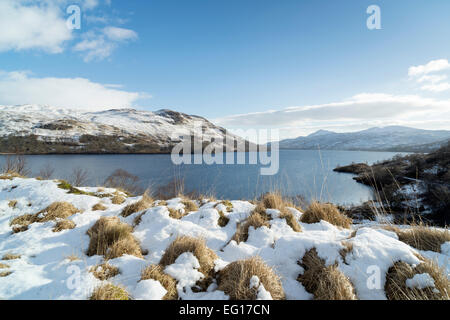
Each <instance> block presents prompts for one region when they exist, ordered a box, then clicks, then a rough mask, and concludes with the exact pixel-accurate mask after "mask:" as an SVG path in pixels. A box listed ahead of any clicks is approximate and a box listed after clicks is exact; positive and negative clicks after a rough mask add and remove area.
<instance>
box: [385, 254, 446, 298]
mask: <svg viewBox="0 0 450 320" xmlns="http://www.w3.org/2000/svg"><path fill="white" fill-rule="evenodd" d="M421 260H422V261H423V262H422V263H421V264H419V265H418V266H416V267H413V266H410V265H409V264H407V263H405V262H396V263H395V264H394V265H393V266H392V267H391V268H389V270H388V272H387V274H386V284H385V292H386V296H387V298H388V299H389V300H449V299H450V281H449V279H448V278H447V275H446V272H445V271H444V270H443V269H440V268H439V266H438V265H437V264H436V263H434V262H432V261H430V260H426V259H424V258H422V257H421ZM424 273H427V274H429V275H430V276H431V278H432V279H433V281H434V285H435V287H434V288H432V287H426V288H422V289H421V288H411V287H409V286H408V285H407V283H406V282H407V280H408V279H412V278H413V277H414V276H415V275H418V274H424Z"/></svg>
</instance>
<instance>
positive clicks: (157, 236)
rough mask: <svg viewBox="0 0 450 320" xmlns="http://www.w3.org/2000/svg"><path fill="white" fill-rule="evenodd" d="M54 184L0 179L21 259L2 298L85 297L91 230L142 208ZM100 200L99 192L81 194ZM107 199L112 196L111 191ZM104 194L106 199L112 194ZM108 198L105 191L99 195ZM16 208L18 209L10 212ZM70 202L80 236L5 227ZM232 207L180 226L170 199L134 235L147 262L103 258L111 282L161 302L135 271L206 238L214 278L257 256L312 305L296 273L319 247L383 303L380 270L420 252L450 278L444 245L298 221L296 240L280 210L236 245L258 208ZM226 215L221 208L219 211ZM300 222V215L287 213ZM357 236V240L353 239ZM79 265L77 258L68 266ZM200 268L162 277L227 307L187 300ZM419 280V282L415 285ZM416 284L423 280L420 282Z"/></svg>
mask: <svg viewBox="0 0 450 320" xmlns="http://www.w3.org/2000/svg"><path fill="white" fill-rule="evenodd" d="M57 185H58V183H57V182H56V181H39V180H36V179H20V178H15V179H13V180H0V258H1V257H2V256H3V255H5V254H7V253H14V254H20V255H21V257H20V258H19V259H16V260H8V261H2V263H5V264H7V265H9V266H10V268H9V269H8V270H10V271H12V274H11V275H9V276H7V277H3V278H0V299H44V300H46V299H88V298H89V296H90V295H91V294H92V291H93V289H94V288H95V287H97V286H99V285H101V284H102V283H104V282H102V281H100V280H98V279H96V278H95V277H94V276H93V274H92V273H91V272H90V270H91V268H93V267H96V266H97V265H99V264H102V263H104V262H105V260H104V258H103V257H102V256H93V257H88V256H87V255H86V254H85V253H86V250H87V248H88V245H89V236H88V235H87V234H86V232H87V230H88V229H89V228H90V227H91V226H92V225H93V224H94V223H95V222H96V221H97V220H98V219H99V218H100V217H103V216H108V217H112V216H114V217H115V216H117V217H119V218H120V219H121V221H123V222H126V223H128V224H130V225H132V224H133V221H134V218H135V217H136V216H137V215H139V214H140V213H136V214H133V215H131V216H129V217H127V218H123V217H121V216H120V212H121V211H122V209H123V208H124V207H125V206H126V205H127V204H130V203H133V202H135V201H136V200H139V199H140V198H139V197H136V198H127V200H126V202H125V203H123V204H121V205H113V204H112V203H111V201H110V199H109V198H102V201H103V203H104V204H105V205H106V206H107V209H106V210H105V211H92V206H93V205H95V204H97V203H98V202H99V198H97V197H95V196H88V195H74V194H68V193H67V192H66V191H65V190H62V189H59V188H58V186H57ZM83 190H89V191H92V192H97V191H98V188H87V189H83ZM109 191H113V190H109ZM109 191H108V192H109ZM104 192H106V191H104ZM11 200H17V201H18V202H17V205H16V206H15V208H11V207H10V206H9V205H8V204H9V201H11ZM56 201H67V202H70V203H72V204H73V205H74V206H75V207H76V208H78V209H79V210H80V212H79V213H77V214H75V215H73V216H71V217H70V218H69V219H70V220H72V221H73V222H75V223H76V228H74V229H72V230H65V231H62V232H59V233H54V232H53V231H52V229H53V226H54V224H55V223H54V222H46V223H34V224H32V225H31V226H30V228H29V230H28V231H26V232H22V233H17V234H13V233H12V231H11V226H10V225H9V224H10V221H11V220H12V219H13V218H14V217H17V216H20V215H23V214H27V213H32V214H33V213H37V212H39V211H41V210H42V209H44V208H46V207H47V206H48V205H50V204H51V203H53V202H56ZM231 203H232V205H233V208H232V211H231V212H226V210H224V212H226V215H227V217H228V218H229V219H230V221H229V223H228V224H227V226H226V227H220V226H219V225H218V223H217V220H218V219H219V213H218V211H217V210H218V209H221V208H222V207H221V205H219V206H217V208H215V207H216V205H217V204H218V202H215V201H203V202H202V203H199V205H201V206H200V208H199V210H198V211H196V212H191V213H189V214H188V215H187V216H185V217H183V218H182V219H180V220H177V219H173V218H171V217H170V216H169V210H168V206H169V207H170V208H177V209H182V208H184V206H183V204H182V199H180V198H175V199H171V200H168V201H167V206H166V205H162V204H163V203H161V202H160V203H157V204H156V205H155V206H154V207H151V208H149V209H148V210H147V211H146V212H145V214H144V215H143V216H142V219H141V223H140V224H139V225H138V226H136V227H135V228H134V232H133V235H134V237H135V238H136V239H137V240H138V241H139V242H140V244H141V247H142V248H143V249H145V250H148V254H147V255H145V256H144V258H137V257H134V256H128V255H124V256H122V257H119V258H116V259H112V260H109V261H108V263H109V264H110V265H112V266H115V267H117V268H118V269H119V272H120V273H119V274H118V275H116V276H115V277H113V278H111V279H108V280H107V281H108V282H111V283H113V284H115V285H120V286H122V287H124V288H125V289H126V290H127V291H128V292H129V294H130V295H131V297H133V298H134V299H160V298H162V297H163V296H164V294H165V291H164V290H165V289H164V290H162V289H163V288H162V287H161V285H160V284H158V282H157V281H149V280H145V281H141V280H140V278H141V273H142V270H143V269H144V268H146V267H147V266H149V265H151V264H158V263H159V260H160V259H161V257H162V255H163V254H164V252H165V249H166V248H167V247H168V246H169V245H170V243H171V242H172V241H173V240H175V239H176V237H178V236H182V235H187V236H192V237H198V238H202V239H204V240H205V241H206V244H207V246H208V247H209V248H210V249H212V250H213V251H214V252H215V253H216V254H217V256H218V259H217V260H216V261H215V270H216V271H219V270H221V269H223V268H225V267H226V266H227V265H228V264H229V263H231V262H233V261H237V260H239V259H246V258H250V257H254V256H259V257H261V258H262V259H263V260H264V261H265V263H266V264H267V265H269V266H270V267H272V268H273V269H274V271H275V272H276V273H277V274H278V275H279V276H280V278H281V282H282V285H283V288H284V291H285V294H286V298H287V299H312V298H313V296H312V294H311V293H309V292H307V291H306V290H305V288H304V287H303V285H302V284H301V283H300V282H298V281H297V277H298V276H299V275H300V274H302V273H303V272H304V270H303V268H302V267H301V266H300V265H299V263H298V262H299V261H300V260H301V259H302V257H303V255H304V254H305V253H306V252H307V251H308V250H310V249H313V248H315V249H316V250H317V253H318V255H319V257H321V258H322V259H323V260H324V261H325V263H326V265H334V264H336V265H337V267H338V269H339V270H340V271H342V272H343V273H344V274H345V275H346V276H347V277H348V278H349V279H350V281H351V282H352V284H353V285H354V287H355V290H356V294H357V297H358V298H359V299H380V300H382V299H386V295H385V293H384V285H385V281H386V272H387V271H388V269H389V268H390V267H391V266H392V265H393V264H394V263H395V262H397V261H404V262H406V263H409V264H411V265H417V264H419V263H420V260H419V259H418V258H417V256H416V255H417V254H420V255H422V256H424V257H425V258H429V259H432V260H433V261H436V262H437V263H438V264H439V265H440V266H441V267H443V268H447V269H446V270H447V273H448V275H449V276H450V267H449V266H450V264H449V259H450V243H445V244H443V245H442V252H441V253H437V252H422V251H419V250H416V249H415V248H412V247H410V246H408V245H407V244H405V243H403V242H401V241H399V240H398V237H397V236H396V234H395V233H393V232H390V231H386V230H383V229H382V228H380V225H379V224H378V223H376V222H370V223H360V224H355V225H354V229H352V230H349V229H342V228H338V227H336V226H334V225H331V224H329V223H327V222H325V221H321V222H320V223H315V224H304V223H299V224H300V225H301V228H302V232H298V233H297V232H294V231H293V230H292V229H291V228H290V227H289V226H288V225H287V223H286V221H285V220H284V219H280V218H279V212H278V211H277V210H269V211H268V213H270V214H271V215H272V217H273V219H272V220H271V221H270V228H267V227H262V228H259V229H257V230H255V229H254V228H250V229H249V237H248V240H247V241H246V242H241V243H239V244H237V243H236V242H235V241H232V240H231V238H232V237H233V235H234V233H235V232H236V225H237V223H239V222H242V221H244V220H245V219H246V218H247V217H248V216H249V215H250V213H251V211H252V210H253V209H254V208H255V206H254V205H253V204H251V203H249V202H247V201H231ZM222 209H224V208H222ZM290 210H291V211H292V212H293V213H294V216H295V217H296V218H297V219H298V218H299V217H300V216H301V214H302V213H301V212H299V211H298V210H295V209H290ZM355 230H357V232H356V235H352V233H353V231H355ZM343 241H346V242H348V243H350V244H352V245H353V250H352V251H351V252H350V253H349V254H347V256H346V259H345V261H343V259H342V257H341V255H340V250H342V249H343V248H344V246H343V244H342V243H343ZM69 257H77V258H78V259H73V258H71V259H69ZM198 269H199V262H198V260H197V258H196V257H195V256H194V255H193V254H192V253H189V252H187V253H184V254H182V255H180V256H179V257H178V258H177V260H176V261H175V263H174V264H172V265H169V266H167V267H166V268H165V272H166V273H167V274H169V275H171V276H173V277H174V278H175V279H176V280H177V290H178V293H179V296H180V298H182V299H228V298H229V297H228V296H227V295H226V294H225V293H224V292H222V291H220V290H218V289H217V288H218V287H217V283H216V282H213V283H212V284H211V285H210V286H209V288H208V290H207V291H206V292H193V291H192V289H191V288H192V286H194V285H195V284H196V282H197V281H198V280H201V279H202V278H203V277H204V275H203V274H202V273H200V272H199V271H198ZM414 281H415V282H414ZM421 281H422V282H421ZM423 281H424V280H423V279H411V283H418V284H422V283H424V282H423ZM251 285H252V286H254V287H255V288H258V295H257V298H258V299H270V298H271V297H270V293H269V292H268V291H267V290H266V288H264V285H263V284H262V283H260V281H259V279H257V277H256V275H255V277H253V278H252V281H251Z"/></svg>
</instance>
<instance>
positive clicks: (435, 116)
mask: <svg viewBox="0 0 450 320" xmlns="http://www.w3.org/2000/svg"><path fill="white" fill-rule="evenodd" d="M445 119H447V120H445ZM214 121H215V122H216V123H218V124H219V125H222V126H225V127H227V128H230V129H237V128H243V129H245V128H269V129H270V128H278V129H283V131H285V132H284V133H283V134H282V135H283V138H287V137H294V136H295V133H297V134H299V133H310V132H312V131H315V130H316V129H318V128H322V129H332V130H333V129H335V128H343V130H341V131H345V130H348V128H349V127H354V128H358V129H364V128H369V127H372V126H380V125H391V124H402V125H408V124H415V125H416V126H417V124H418V123H421V124H423V125H424V126H428V123H431V122H435V121H439V122H440V123H444V124H445V125H446V126H447V128H449V127H450V100H436V99H431V98H424V97H420V96H417V95H390V94H380V93H376V94H371V93H363V94H358V95H355V96H353V97H352V98H350V99H347V100H344V101H340V102H332V103H327V104H320V105H310V106H300V107H290V108H286V109H283V110H278V111H265V112H257V113H248V114H240V115H232V116H228V117H224V118H219V119H215V120H214ZM345 128H346V129H345ZM431 129H432V128H431Z"/></svg>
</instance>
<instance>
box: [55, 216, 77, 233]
mask: <svg viewBox="0 0 450 320" xmlns="http://www.w3.org/2000/svg"><path fill="white" fill-rule="evenodd" d="M75 227H76V224H75V222H73V221H72V220H67V219H65V220H60V221H58V222H57V223H56V225H55V227H54V228H53V232H61V231H63V230H70V229H74V228H75Z"/></svg>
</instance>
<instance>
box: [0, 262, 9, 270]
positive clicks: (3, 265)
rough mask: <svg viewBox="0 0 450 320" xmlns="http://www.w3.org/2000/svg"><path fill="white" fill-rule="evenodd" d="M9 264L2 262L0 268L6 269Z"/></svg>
mask: <svg viewBox="0 0 450 320" xmlns="http://www.w3.org/2000/svg"><path fill="white" fill-rule="evenodd" d="M8 268H9V266H8V265H7V264H4V263H0V269H8Z"/></svg>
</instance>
